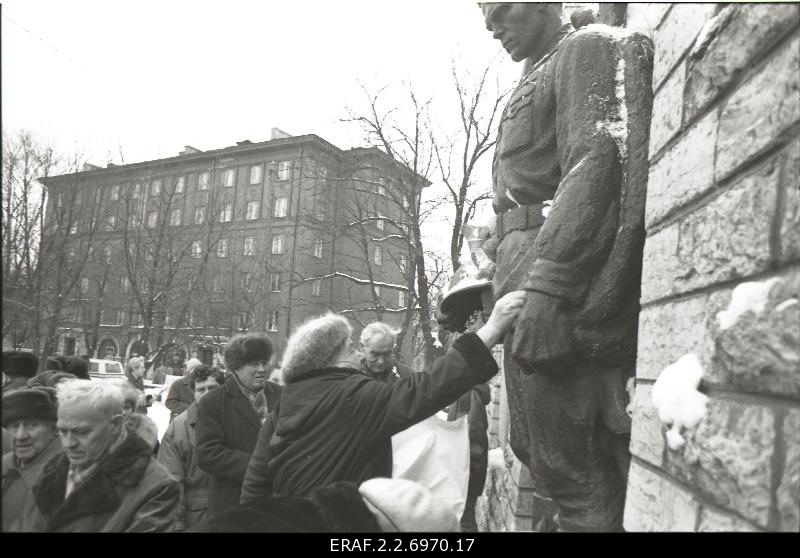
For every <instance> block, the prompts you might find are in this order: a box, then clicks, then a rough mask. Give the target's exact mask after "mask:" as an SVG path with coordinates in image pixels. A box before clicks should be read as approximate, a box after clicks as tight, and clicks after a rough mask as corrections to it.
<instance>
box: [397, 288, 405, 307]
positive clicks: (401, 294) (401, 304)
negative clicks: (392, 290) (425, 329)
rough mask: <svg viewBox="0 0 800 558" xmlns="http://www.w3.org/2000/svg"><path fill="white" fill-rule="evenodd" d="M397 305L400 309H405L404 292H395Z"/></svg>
mask: <svg viewBox="0 0 800 558" xmlns="http://www.w3.org/2000/svg"><path fill="white" fill-rule="evenodd" d="M397 305H398V306H399V307H400V308H405V307H406V292H405V291H397Z"/></svg>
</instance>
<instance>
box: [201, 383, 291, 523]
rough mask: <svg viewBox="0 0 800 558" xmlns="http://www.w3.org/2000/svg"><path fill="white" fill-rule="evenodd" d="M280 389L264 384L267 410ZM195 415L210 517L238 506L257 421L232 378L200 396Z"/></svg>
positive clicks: (253, 446)
mask: <svg viewBox="0 0 800 558" xmlns="http://www.w3.org/2000/svg"><path fill="white" fill-rule="evenodd" d="M281 390H282V387H281V386H280V385H278V384H276V383H274V382H267V384H266V386H265V387H264V394H265V395H266V397H267V409H269V410H272V409H274V408H275V406H276V405H277V404H278V401H279V400H280V397H281ZM197 414H198V417H197V426H196V430H195V434H196V436H197V463H198V465H199V466H200V468H201V469H202V470H203V471H205V472H207V473H208V474H209V475H211V483H210V484H209V490H208V513H209V514H212V513H217V512H220V511H222V510H224V509H226V508H230V507H233V506H236V505H237V504H238V503H239V497H240V491H241V488H242V481H243V480H244V475H245V473H246V472H247V465H248V464H249V463H250V456H251V455H252V454H253V449H254V448H255V447H256V440H257V439H258V431H259V430H260V429H261V421H259V419H258V416H257V415H256V412H255V410H253V406H252V405H251V404H250V401H249V400H248V399H247V396H246V395H245V394H243V393H242V391H241V389H239V385H238V383H237V382H236V380H235V379H233V378H229V379H228V381H226V382H225V385H223V386H222V387H221V388H218V389H215V390H212V391H211V392H210V393H208V394H207V395H206V396H205V397H203V399H201V400H200V405H199V407H198V413H197Z"/></svg>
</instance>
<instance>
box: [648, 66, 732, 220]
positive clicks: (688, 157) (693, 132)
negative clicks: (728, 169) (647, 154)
mask: <svg viewBox="0 0 800 558" xmlns="http://www.w3.org/2000/svg"><path fill="white" fill-rule="evenodd" d="M670 81H672V80H670ZM668 85H669V84H668ZM660 93H661V92H659V94H660ZM656 102H658V99H656ZM656 107H658V104H656ZM672 108H675V107H672ZM677 110H678V111H680V106H679V105H678V107H677ZM673 116H674V115H673ZM654 122H655V121H654ZM678 125H680V123H678ZM654 126H655V124H654ZM718 126H719V114H718V113H717V112H716V111H714V112H711V113H709V114H708V115H707V116H706V117H705V118H703V119H702V120H701V121H700V122H698V123H697V124H696V125H695V126H693V127H692V128H690V129H689V130H687V131H686V132H685V133H684V135H683V137H681V139H680V140H679V141H678V142H677V143H676V144H675V145H673V146H672V147H671V149H670V150H669V151H668V152H666V153H664V154H663V155H662V157H661V158H660V159H659V160H658V161H656V162H655V163H654V164H653V165H651V167H650V177H649V179H648V183H647V204H646V206H645V225H646V227H647V228H648V229H650V228H651V227H652V226H653V225H654V224H656V223H658V222H659V221H661V219H663V217H664V216H665V215H666V214H667V213H669V212H670V211H672V210H673V209H676V208H678V207H681V206H683V205H685V204H686V203H688V202H689V201H691V200H693V199H694V198H696V197H698V196H700V195H702V194H704V193H705V192H707V191H708V190H710V189H711V188H712V187H713V186H714V146H715V145H716V143H717V127H718ZM651 148H652V143H651ZM653 153H654V151H653V150H652V149H651V155H652V154H653Z"/></svg>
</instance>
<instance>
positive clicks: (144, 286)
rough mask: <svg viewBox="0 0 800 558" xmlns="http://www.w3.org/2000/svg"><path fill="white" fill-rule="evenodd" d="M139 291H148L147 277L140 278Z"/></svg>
mask: <svg viewBox="0 0 800 558" xmlns="http://www.w3.org/2000/svg"><path fill="white" fill-rule="evenodd" d="M139 292H140V293H146V292H147V278H146V277H142V278H141V279H139Z"/></svg>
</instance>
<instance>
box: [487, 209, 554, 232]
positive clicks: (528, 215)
mask: <svg viewBox="0 0 800 558" xmlns="http://www.w3.org/2000/svg"><path fill="white" fill-rule="evenodd" d="M544 207H545V206H544V204H542V203H535V204H531V205H521V206H519V207H515V208H514V209H509V210H508V211H506V212H505V213H500V214H499V215H498V216H497V227H496V229H495V231H496V234H497V237H498V239H499V240H502V239H503V237H504V236H505V235H507V234H508V233H510V232H511V231H525V230H528V229H533V228H536V227H541V226H542V224H543V223H544V216H543V215H542V209H543V208H544Z"/></svg>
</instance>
